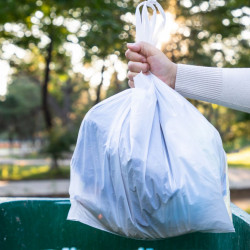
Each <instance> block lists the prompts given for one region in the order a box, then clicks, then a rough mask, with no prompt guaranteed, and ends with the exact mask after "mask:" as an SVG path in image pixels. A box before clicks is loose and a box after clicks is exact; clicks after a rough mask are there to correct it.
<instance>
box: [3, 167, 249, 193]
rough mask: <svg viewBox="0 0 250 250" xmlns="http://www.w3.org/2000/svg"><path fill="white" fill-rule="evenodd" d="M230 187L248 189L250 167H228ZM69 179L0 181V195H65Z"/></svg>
mask: <svg viewBox="0 0 250 250" xmlns="http://www.w3.org/2000/svg"><path fill="white" fill-rule="evenodd" d="M229 184H230V189H234V190H240V189H250V169H232V168H229ZM68 188H69V180H67V179H66V180H37V181H0V196H29V195H32V196H33V195H44V196H45V195H67V194H68ZM249 198H250V197H249Z"/></svg>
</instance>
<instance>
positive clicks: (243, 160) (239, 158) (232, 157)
mask: <svg viewBox="0 0 250 250" xmlns="http://www.w3.org/2000/svg"><path fill="white" fill-rule="evenodd" d="M227 162H228V166H229V167H237V168H249V169H250V146H248V147H245V148H243V149H241V150H239V151H238V152H235V153H229V154H227Z"/></svg>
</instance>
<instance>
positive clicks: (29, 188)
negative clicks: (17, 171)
mask: <svg viewBox="0 0 250 250" xmlns="http://www.w3.org/2000/svg"><path fill="white" fill-rule="evenodd" d="M68 193H69V180H37V181H0V196H2V197H3V196H67V195H68Z"/></svg>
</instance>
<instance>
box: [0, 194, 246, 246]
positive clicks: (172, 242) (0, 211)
mask: <svg viewBox="0 0 250 250" xmlns="http://www.w3.org/2000/svg"><path fill="white" fill-rule="evenodd" d="M69 207H70V201H69V199H59V198H56V199H49V198H44V199H41V198H0V249H1V250H5V249H6V250H15V249H17V250H19V249H29V250H33V249H63V250H66V249H71V250H75V249H86V250H92V249H104V250H109V249H114V250H119V249H126V250H129V249H137V250H156V249H157V250H158V249H159V250H162V249H166V250H170V249H174V250H181V249H190V250H195V249H199V250H202V249H211V250H216V249H221V250H237V249H244V250H250V215H248V214H247V213H246V212H244V211H243V210H241V209H240V208H238V207H236V206H235V205H233V204H232V212H233V222H234V227H235V230H236V233H226V234H212V233H191V234H186V235H182V236H178V237H174V238H169V239H165V240H156V241H142V240H132V239H128V238H124V237H120V236H116V235H113V234H111V233H107V232H104V231H101V230H98V229H95V228H92V227H90V226H87V225H84V224H82V223H79V222H75V221H67V220H66V218H67V214H68V211H69Z"/></svg>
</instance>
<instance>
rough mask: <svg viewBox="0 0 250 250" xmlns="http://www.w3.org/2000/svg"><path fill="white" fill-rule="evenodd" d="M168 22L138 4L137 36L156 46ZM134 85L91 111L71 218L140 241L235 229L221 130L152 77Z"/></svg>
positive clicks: (73, 180)
mask: <svg viewBox="0 0 250 250" xmlns="http://www.w3.org/2000/svg"><path fill="white" fill-rule="evenodd" d="M140 7H142V12H141V11H140ZM148 7H149V8H152V9H153V15H152V17H151V18H149V16H148ZM157 9H158V10H159V11H160V13H161V15H162V16H163V19H161V20H163V22H162V26H159V29H156V18H159V17H160V15H157ZM164 22H165V13H164V11H163V9H162V7H161V6H160V5H159V3H157V2H156V1H145V2H142V3H141V4H139V5H138V7H137V9H136V36H137V41H146V42H149V43H151V44H156V42H157V34H158V32H159V30H161V29H162V27H163V26H164ZM134 84H135V88H133V89H128V90H125V91H123V92H121V93H118V94H116V95H114V96H112V97H110V98H108V99H106V100H104V101H102V102H101V103H99V104H97V105H96V106H94V107H93V108H92V109H90V110H89V112H88V113H87V114H86V116H85V118H84V120H83V122H82V124H81V127H80V130H79V135H78V139H77V145H76V148H75V151H74V154H73V157H72V160H71V176H70V188H69V193H70V201H71V208H70V211H69V213H68V217H67V219H68V220H75V221H79V222H82V223H84V224H87V225H89V226H92V227H95V228H98V229H101V230H105V231H108V232H111V233H114V234H119V235H122V236H126V237H130V238H135V239H160V238H167V237H171V236H177V235H181V234H184V233H189V232H194V231H200V232H214V233H222V232H234V227H233V224H232V215H231V211H230V198H229V188H228V176H227V163H226V156H225V152H224V150H223V146H222V142H221V138H220V135H219V133H218V132H217V130H216V129H215V128H214V127H213V126H212V125H211V124H210V123H209V122H208V121H207V120H206V119H205V118H204V117H203V116H202V115H201V113H200V112H199V111H198V110H197V109H196V108H195V107H194V106H193V105H192V104H190V103H189V102H188V101H187V100H186V99H185V98H184V97H182V96H181V95H180V94H178V93H177V92H176V91H175V90H173V89H171V88H170V87H168V86H167V85H166V84H165V83H163V82H162V81H161V80H160V79H158V78H157V77H156V76H154V75H153V74H149V75H144V74H142V73H140V74H138V75H137V76H136V77H135V78H134Z"/></svg>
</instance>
